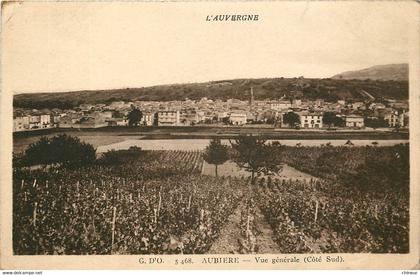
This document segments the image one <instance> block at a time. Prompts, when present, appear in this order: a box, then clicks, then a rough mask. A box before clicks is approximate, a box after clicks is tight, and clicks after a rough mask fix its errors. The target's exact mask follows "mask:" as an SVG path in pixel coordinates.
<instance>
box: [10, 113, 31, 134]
mask: <svg viewBox="0 0 420 275" xmlns="http://www.w3.org/2000/svg"><path fill="white" fill-rule="evenodd" d="M27 130H29V116H19V117H15V118H14V119H13V132H20V131H27Z"/></svg>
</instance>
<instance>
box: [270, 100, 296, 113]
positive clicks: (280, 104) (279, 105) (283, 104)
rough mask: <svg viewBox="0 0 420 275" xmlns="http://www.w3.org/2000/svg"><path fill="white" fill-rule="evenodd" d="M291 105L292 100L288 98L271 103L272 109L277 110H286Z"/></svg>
mask: <svg viewBox="0 0 420 275" xmlns="http://www.w3.org/2000/svg"><path fill="white" fill-rule="evenodd" d="M291 107H292V104H291V103H290V101H287V100H281V101H274V102H271V103H270V109H271V110H275V111H281V110H286V109H288V108H291Z"/></svg>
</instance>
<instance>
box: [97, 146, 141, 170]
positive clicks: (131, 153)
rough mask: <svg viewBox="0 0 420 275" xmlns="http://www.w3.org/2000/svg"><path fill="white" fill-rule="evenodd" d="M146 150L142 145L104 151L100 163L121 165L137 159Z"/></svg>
mask: <svg viewBox="0 0 420 275" xmlns="http://www.w3.org/2000/svg"><path fill="white" fill-rule="evenodd" d="M142 153H144V151H142V150H141V148H140V147H135V146H133V147H130V148H129V149H128V150H119V151H115V150H111V151H108V152H105V153H103V155H102V156H101V158H100V159H98V163H99V164H101V165H106V166H115V165H121V164H123V163H126V162H129V161H134V160H137V159H138V158H139V157H140V156H141V155H142Z"/></svg>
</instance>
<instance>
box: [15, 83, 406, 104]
mask: <svg viewBox="0 0 420 275" xmlns="http://www.w3.org/2000/svg"><path fill="white" fill-rule="evenodd" d="M251 87H253V89H254V97H255V99H257V100H263V99H280V98H287V99H290V98H303V99H317V98H320V99H325V100H327V101H336V100H337V99H348V100H361V99H363V98H364V97H363V95H362V94H361V93H360V91H361V90H364V91H366V92H368V93H369V94H371V95H372V96H374V97H375V98H378V99H380V98H393V99H407V98H408V82H407V81H372V80H340V79H330V78H326V79H313V78H260V79H234V80H223V81H213V82H205V83H189V84H173V85H161V86H153V87H143V88H129V89H113V90H95V91H75V92H65V93H36V94H18V95H15V96H14V102H13V103H14V106H15V107H23V108H36V109H42V108H72V107H74V106H78V105H79V104H81V103H108V102H112V101H136V100H145V101H146V100H149V101H150V100H156V101H169V100H185V98H189V99H200V98H202V97H207V98H209V99H221V100H227V99H229V98H236V99H241V100H248V99H249V98H250V89H251Z"/></svg>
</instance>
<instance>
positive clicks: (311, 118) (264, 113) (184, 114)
mask: <svg viewBox="0 0 420 275" xmlns="http://www.w3.org/2000/svg"><path fill="white" fill-rule="evenodd" d="M248 93H249V95H250V96H249V99H248V100H246V101H245V100H239V99H228V100H226V101H222V100H212V99H208V98H206V97H203V98H201V99H200V100H191V99H188V98H186V99H185V100H183V101H134V102H125V101H113V102H110V103H108V104H104V103H101V104H81V105H79V106H78V107H76V108H72V109H67V110H62V109H57V108H54V109H42V110H37V109H24V108H15V109H14V117H13V118H14V119H13V122H14V123H13V131H14V132H21V131H32V130H39V129H48V128H74V129H80V128H101V127H109V126H116V127H118V126H200V125H213V126H217V125H220V126H225V127H228V126H244V125H247V126H255V127H274V128H293V129H301V128H302V129H326V130H334V129H338V128H349V129H355V130H356V129H378V128H393V129H408V125H409V120H408V118H409V108H408V100H395V99H382V100H381V101H380V102H377V101H375V99H374V98H373V97H371V96H370V95H369V94H367V95H366V97H367V99H366V100H364V101H354V100H348V101H346V100H345V99H342V100H337V101H336V102H328V101H326V100H324V99H316V100H305V99H298V98H286V96H284V97H282V98H280V99H277V100H270V99H266V100H255V99H254V93H253V89H252V87H251V89H250V91H248ZM136 112H137V115H136V114H135V113H136ZM130 114H132V115H131V117H132V119H130ZM136 117H137V119H136Z"/></svg>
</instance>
